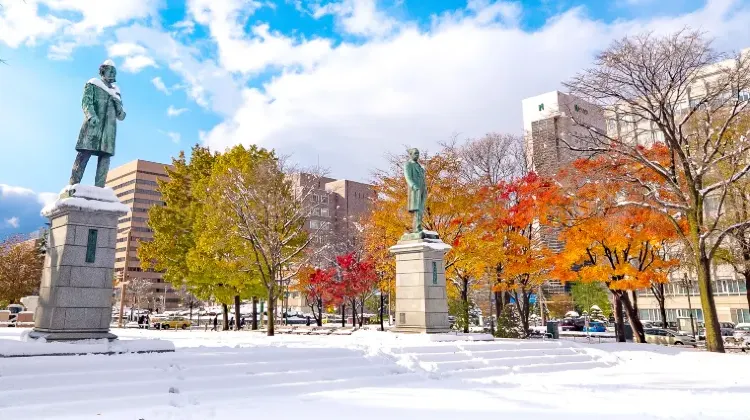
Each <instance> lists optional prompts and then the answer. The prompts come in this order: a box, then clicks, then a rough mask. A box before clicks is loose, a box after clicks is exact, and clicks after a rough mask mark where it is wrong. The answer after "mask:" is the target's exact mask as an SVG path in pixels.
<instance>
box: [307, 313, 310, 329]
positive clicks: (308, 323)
mask: <svg viewBox="0 0 750 420" xmlns="http://www.w3.org/2000/svg"><path fill="white" fill-rule="evenodd" d="M307 326H308V327H309V326H310V315H308V316H307Z"/></svg>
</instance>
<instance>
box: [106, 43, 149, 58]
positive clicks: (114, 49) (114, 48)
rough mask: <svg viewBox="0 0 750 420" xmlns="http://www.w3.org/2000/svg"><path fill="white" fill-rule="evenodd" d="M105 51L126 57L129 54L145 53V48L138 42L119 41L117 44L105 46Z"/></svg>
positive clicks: (111, 54)
mask: <svg viewBox="0 0 750 420" xmlns="http://www.w3.org/2000/svg"><path fill="white" fill-rule="evenodd" d="M107 52H108V53H109V55H110V56H112V57H127V56H131V55H143V54H146V49H145V48H143V47H142V46H140V45H138V44H133V43H130V42H121V43H118V44H112V45H110V46H109V47H107Z"/></svg>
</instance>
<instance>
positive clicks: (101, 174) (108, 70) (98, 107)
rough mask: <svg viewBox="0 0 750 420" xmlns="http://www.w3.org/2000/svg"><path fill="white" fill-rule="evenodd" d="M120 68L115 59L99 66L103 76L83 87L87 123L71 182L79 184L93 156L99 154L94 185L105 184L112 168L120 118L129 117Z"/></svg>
mask: <svg viewBox="0 0 750 420" xmlns="http://www.w3.org/2000/svg"><path fill="white" fill-rule="evenodd" d="M116 77H117V70H116V69H115V63H114V62H112V60H106V61H105V62H104V63H102V65H101V66H99V79H97V78H93V79H91V80H89V81H88V82H86V85H85V86H84V88H83V100H82V101H81V108H83V125H82V126H81V131H80V133H79V134H78V143H76V150H77V151H78V155H77V156H76V160H75V162H74V163H73V171H72V173H71V175H70V185H73V184H78V183H80V182H81V178H83V173H84V172H85V171H86V164H87V163H88V162H89V158H91V156H96V157H97V158H98V162H97V167H96V179H95V182H94V185H96V186H97V187H104V183H105V182H106V181H107V172H109V159H110V158H111V157H112V156H114V154H115V137H117V120H120V121H122V120H124V119H125V110H124V109H123V107H122V97H121V96H120V89H119V88H118V87H117V86H116V85H115V82H116Z"/></svg>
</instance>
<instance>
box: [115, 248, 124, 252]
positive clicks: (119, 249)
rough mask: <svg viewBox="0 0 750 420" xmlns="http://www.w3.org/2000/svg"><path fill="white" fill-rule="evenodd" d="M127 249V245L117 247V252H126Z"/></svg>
mask: <svg viewBox="0 0 750 420" xmlns="http://www.w3.org/2000/svg"><path fill="white" fill-rule="evenodd" d="M126 249H127V248H126V247H122V248H115V252H125V250H126Z"/></svg>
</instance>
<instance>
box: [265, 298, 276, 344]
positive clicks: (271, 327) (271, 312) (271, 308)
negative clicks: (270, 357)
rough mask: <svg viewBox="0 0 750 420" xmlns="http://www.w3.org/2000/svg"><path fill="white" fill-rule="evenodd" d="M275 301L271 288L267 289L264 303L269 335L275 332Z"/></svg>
mask: <svg viewBox="0 0 750 420" xmlns="http://www.w3.org/2000/svg"><path fill="white" fill-rule="evenodd" d="M275 311H276V301H275V299H274V295H273V289H272V288H271V290H269V291H268V304H267V305H266V312H268V333H267V335H268V336H269V337H273V335H274V333H275V332H276V329H275V327H276V325H275V322H274V319H275V318H276V313H275Z"/></svg>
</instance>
